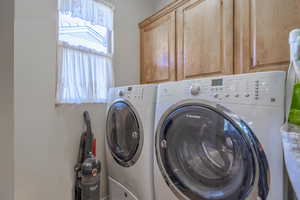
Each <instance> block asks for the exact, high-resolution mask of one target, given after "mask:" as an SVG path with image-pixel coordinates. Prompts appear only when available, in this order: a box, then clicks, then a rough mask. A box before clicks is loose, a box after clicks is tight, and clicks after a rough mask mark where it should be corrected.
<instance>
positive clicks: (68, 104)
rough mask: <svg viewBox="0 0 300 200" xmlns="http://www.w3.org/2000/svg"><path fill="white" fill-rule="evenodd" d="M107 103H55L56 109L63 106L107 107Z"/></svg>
mask: <svg viewBox="0 0 300 200" xmlns="http://www.w3.org/2000/svg"><path fill="white" fill-rule="evenodd" d="M106 104H107V102H84V103H55V107H56V108H57V107H62V106H84V105H106Z"/></svg>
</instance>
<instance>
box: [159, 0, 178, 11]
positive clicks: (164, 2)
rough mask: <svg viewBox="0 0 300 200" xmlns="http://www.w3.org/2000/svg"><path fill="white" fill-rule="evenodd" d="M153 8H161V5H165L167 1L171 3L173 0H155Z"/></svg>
mask: <svg viewBox="0 0 300 200" xmlns="http://www.w3.org/2000/svg"><path fill="white" fill-rule="evenodd" d="M155 1H156V2H155V10H156V11H159V10H160V9H162V8H163V7H165V6H166V5H168V4H169V3H172V1H175V0H155Z"/></svg>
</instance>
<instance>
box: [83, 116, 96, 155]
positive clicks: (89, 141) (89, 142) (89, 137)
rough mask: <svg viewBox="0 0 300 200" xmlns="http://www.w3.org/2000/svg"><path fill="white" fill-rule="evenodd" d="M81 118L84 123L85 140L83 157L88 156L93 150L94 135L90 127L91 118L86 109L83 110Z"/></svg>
mask: <svg viewBox="0 0 300 200" xmlns="http://www.w3.org/2000/svg"><path fill="white" fill-rule="evenodd" d="M83 118H84V121H85V124H86V129H87V130H86V140H85V141H86V142H85V151H84V158H85V159H86V158H88V157H90V155H92V152H93V140H94V135H93V133H92V128H91V118H90V114H89V113H88V111H84V113H83Z"/></svg>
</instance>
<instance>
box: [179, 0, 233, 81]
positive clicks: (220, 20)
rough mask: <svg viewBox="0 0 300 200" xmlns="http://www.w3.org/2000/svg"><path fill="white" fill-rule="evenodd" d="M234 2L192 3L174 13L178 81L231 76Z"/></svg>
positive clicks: (193, 0)
mask: <svg viewBox="0 0 300 200" xmlns="http://www.w3.org/2000/svg"><path fill="white" fill-rule="evenodd" d="M233 9H234V6H233V0H191V1H189V2H187V3H186V4H184V5H183V6H181V7H179V8H178V9H177V64H178V66H177V78H178V80H182V79H190V78H196V77H205V76H212V75H213V76H215V75H220V74H232V73H233V51H234V50H233Z"/></svg>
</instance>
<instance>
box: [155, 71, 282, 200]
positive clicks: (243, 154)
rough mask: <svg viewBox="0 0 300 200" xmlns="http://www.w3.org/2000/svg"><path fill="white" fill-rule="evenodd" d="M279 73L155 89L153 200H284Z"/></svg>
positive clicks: (280, 82) (161, 86) (194, 82)
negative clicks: (156, 91)
mask: <svg viewBox="0 0 300 200" xmlns="http://www.w3.org/2000/svg"><path fill="white" fill-rule="evenodd" d="M284 85H285V73H284V72H270V73H256V74H245V75H236V76H224V77H219V78H205V79H200V80H188V81H183V82H181V83H166V84H161V85H160V86H159V88H158V94H157V108H156V119H155V127H156V133H155V154H154V155H155V156H154V185H155V198H156V200H176V199H178V200H179V199H180V200H199V199H201V200H250V199H251V200H266V199H267V200H283V195H284V194H283V155H282V147H281V136H280V132H279V129H280V126H281V125H282V123H283V120H284Z"/></svg>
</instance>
